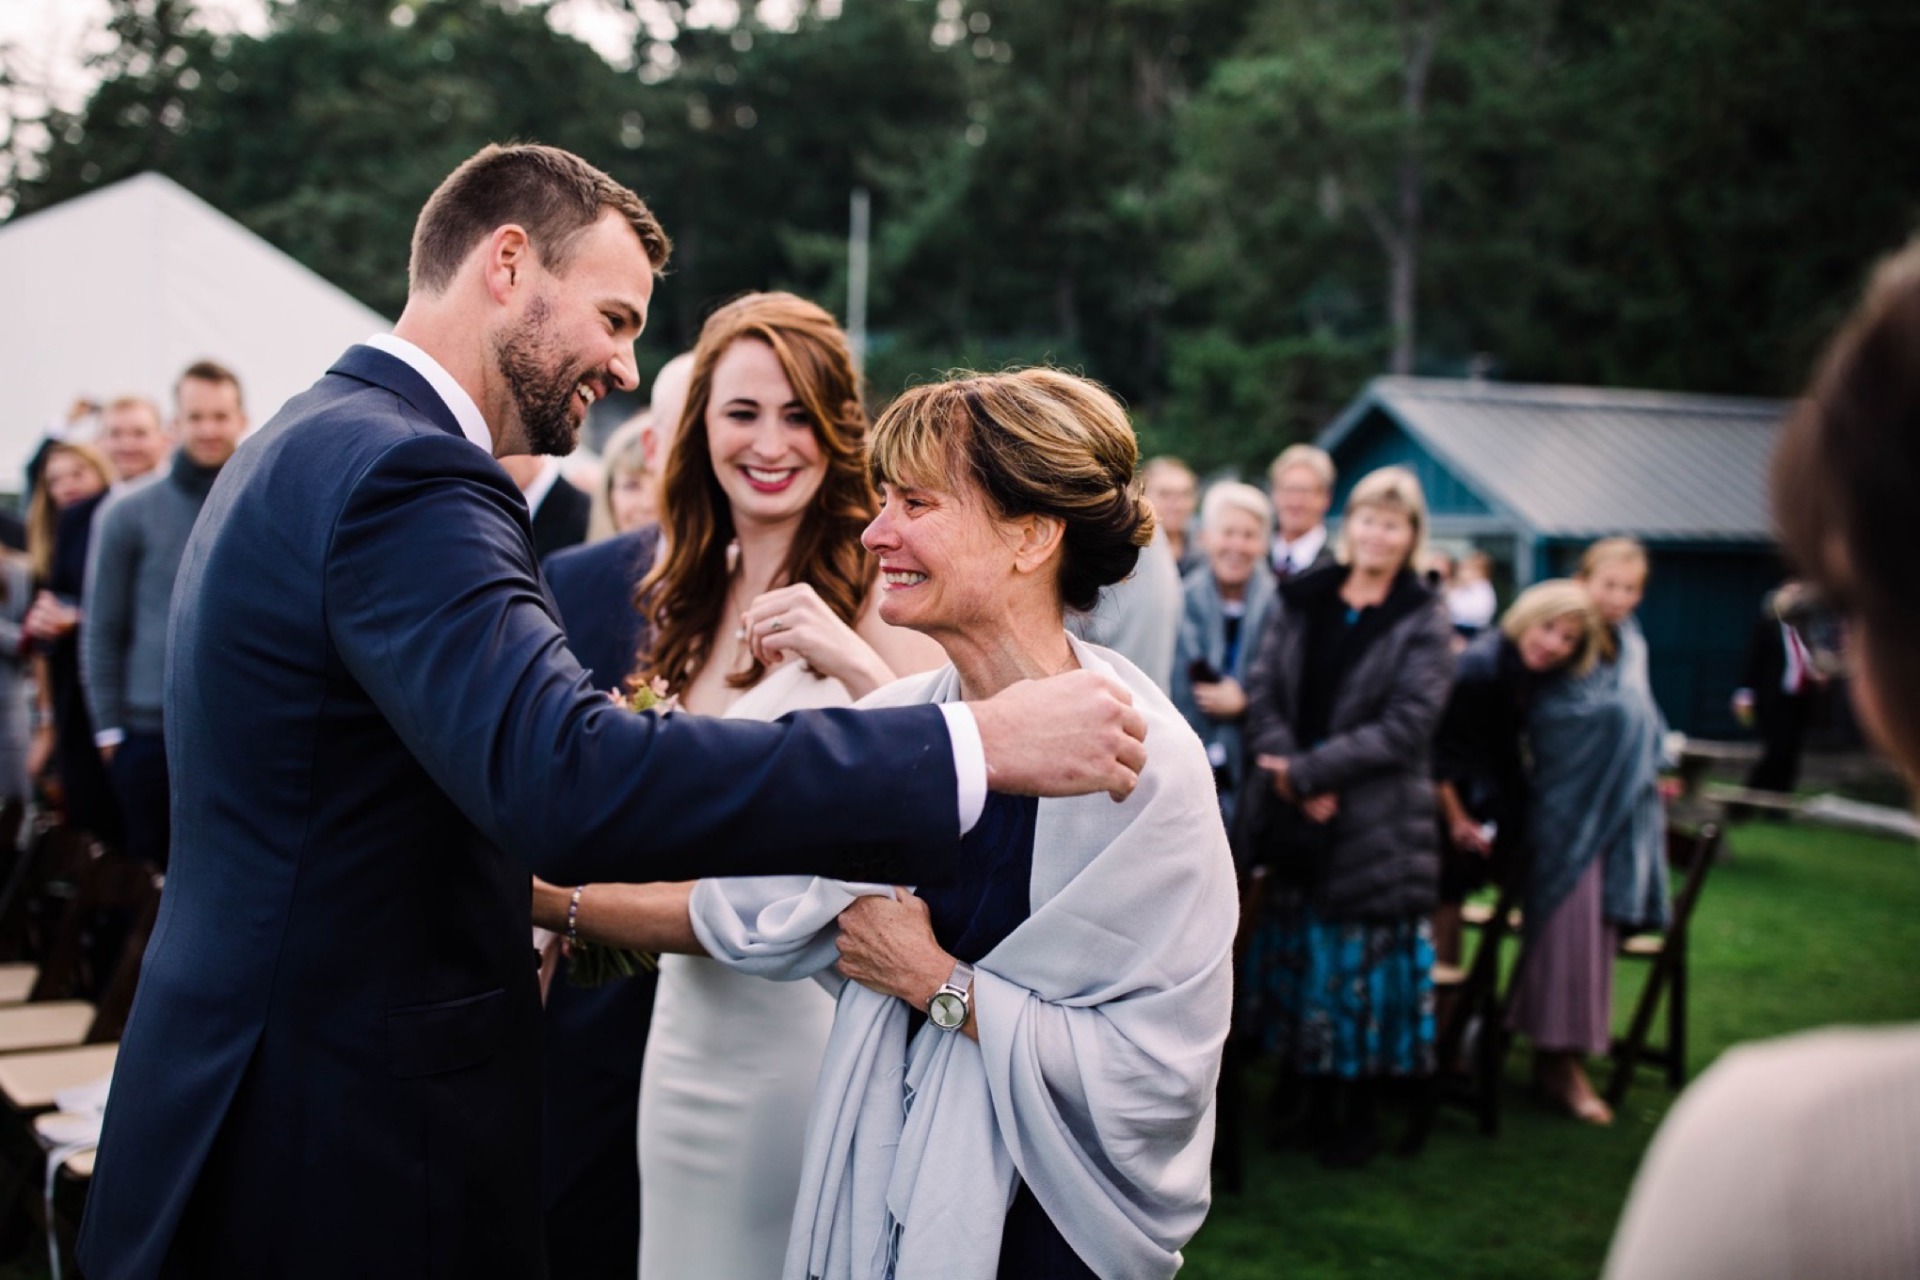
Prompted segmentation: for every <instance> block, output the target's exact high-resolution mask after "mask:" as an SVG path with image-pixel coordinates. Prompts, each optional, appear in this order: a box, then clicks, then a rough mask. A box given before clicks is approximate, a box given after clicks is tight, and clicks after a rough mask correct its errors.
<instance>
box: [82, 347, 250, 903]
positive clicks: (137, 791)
mask: <svg viewBox="0 0 1920 1280" xmlns="http://www.w3.org/2000/svg"><path fill="white" fill-rule="evenodd" d="M174 404H175V408H176V411H177V414H178V420H177V423H176V429H177V431H178V434H179V436H180V451H179V452H178V453H177V454H175V455H174V459H173V468H172V471H171V472H170V473H169V474H168V476H167V478H166V479H165V480H164V481H161V482H158V483H155V484H150V485H146V486H143V487H142V488H139V489H136V490H133V491H131V492H128V493H125V494H123V495H121V496H120V497H117V498H115V499H113V500H112V501H110V502H109V503H108V504H107V506H106V507H105V508H103V509H102V511H101V512H100V516H99V521H98V523H97V525H96V527H95V529H94V536H93V546H92V552H91V555H90V556H89V558H88V561H87V585H86V595H85V599H84V604H83V608H82V612H83V614H84V616H85V617H86V619H87V625H86V627H85V628H84V630H83V631H82V637H83V638H82V642H81V678H82V681H83V683H84V685H85V687H86V693H87V708H88V710H89V711H90V712H91V713H92V716H93V728H94V741H95V742H96V743H97V744H98V745H99V747H100V754H101V757H102V758H103V759H104V760H105V761H106V762H107V770H108V773H109V775H110V776H111V778H112V781H113V788H114V793H115V796H116V798H117V799H118V800H119V802H120V810H121V815H122V817H123V819H124V820H125V824H126V852H127V853H128V854H129V855H131V856H133V857H136V858H143V859H146V860H147V861H150V862H152V863H154V864H155V865H156V866H159V867H162V868H164V867H165V866H166V865H167V836H168V824H169V815H168V809H167V756H166V747H165V743H164V739H163V737H162V729H163V725H162V723H161V699H162V693H163V691H164V683H165V676H166V657H167V615H168V613H169V612H170V610H171V609H172V606H173V581H174V578H175V576H176V575H177V574H178V573H179V571H180V558H181V556H182V555H183V554H184V553H185V551H186V546H187V535H188V534H190V533H192V532H193V522H194V520H195V519H196V518H197V517H198V516H199V514H200V508H201V506H202V505H203V504H204V503H205V502H206V500H207V492H208V490H210V489H211V488H213V481H214V477H215V476H217V475H219V474H220V468H221V467H222V466H224V465H226V461H227V459H228V458H230V457H232V456H233V451H234V449H235V448H236V447H237V446H238V445H239V443H240V437H241V435H243V434H244V433H245V431H246V427H247V417H246V413H245V411H244V409H243V408H242V407H241V400H240V383H239V380H238V379H237V378H235V377H234V375H233V374H232V373H231V372H230V371H229V370H227V369H226V368H224V367H222V366H220V365H217V364H215V363H213V362H212V361H201V362H200V363H198V364H195V365H192V366H190V367H189V368H188V369H187V371H186V372H185V373H183V374H181V376H180V381H179V382H178V383H177V384H175V386H174Z"/></svg>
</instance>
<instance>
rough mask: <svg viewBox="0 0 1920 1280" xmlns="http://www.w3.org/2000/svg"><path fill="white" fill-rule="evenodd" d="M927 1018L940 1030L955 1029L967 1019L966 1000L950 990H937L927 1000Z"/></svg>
mask: <svg viewBox="0 0 1920 1280" xmlns="http://www.w3.org/2000/svg"><path fill="white" fill-rule="evenodd" d="M927 1018H928V1020H929V1021H930V1022H932V1023H933V1025H934V1026H936V1027H938V1028H940V1029H941V1030H942V1031H954V1030H957V1029H958V1028H959V1026H960V1024H961V1023H963V1022H965V1021H966V1020H967V1002H966V1001H965V1000H963V999H961V998H960V997H959V996H957V995H955V994H954V993H953V992H951V991H942V992H939V993H937V994H936V995H935V996H934V997H933V999H931V1000H929V1001H927Z"/></svg>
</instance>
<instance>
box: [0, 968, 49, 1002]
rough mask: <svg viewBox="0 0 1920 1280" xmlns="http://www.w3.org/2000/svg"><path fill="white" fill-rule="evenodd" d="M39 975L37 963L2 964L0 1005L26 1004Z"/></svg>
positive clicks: (0, 972) (0, 970) (0, 971)
mask: <svg viewBox="0 0 1920 1280" xmlns="http://www.w3.org/2000/svg"><path fill="white" fill-rule="evenodd" d="M39 976H40V966H39V965H37V964H0V1005H12V1004H25V1003H26V1000H27V996H28V994H29V993H30V992H31V991H32V990H33V984H34V980H35V979H37V978H38V977H39Z"/></svg>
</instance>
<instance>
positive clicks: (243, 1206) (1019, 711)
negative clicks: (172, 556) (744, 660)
mask: <svg viewBox="0 0 1920 1280" xmlns="http://www.w3.org/2000/svg"><path fill="white" fill-rule="evenodd" d="M667 252H668V243H667V238H666V235H665V233H664V232H663V231H662V230H661V228H660V226H659V223H658V222H657V221H656V220H655V219H654V217H653V215H652V213H651V211H650V210H648V209H647V207H646V206H645V204H644V203H643V202H642V201H641V200H640V199H639V197H638V196H636V195H635V194H634V193H633V192H632V191H630V190H628V189H627V188H625V187H623V186H620V185H619V184H618V183H616V182H614V181H613V180H612V179H611V178H609V177H608V176H607V175H606V174H605V173H603V172H601V171H600V170H598V169H595V168H593V167H592V166H591V165H589V164H587V163H586V162H585V161H584V160H582V159H580V158H579V157H578V156H574V155H572V154H570V153H568V152H565V151H561V150H558V149H556V148H552V147H542V146H534V145H516V146H504V147H502V146H489V147H486V148H484V149H482V150H481V151H479V152H478V153H476V154H475V155H474V156H472V157H471V158H469V159H468V160H467V161H466V162H465V163H463V164H462V165H461V166H460V167H459V168H458V169H456V170H455V171H454V173H453V174H451V175H450V176H449V177H448V178H447V180H446V181H444V182H443V183H442V184H441V185H440V186H439V187H438V188H437V189H436V190H435V192H434V194H433V195H432V196H430V197H429V198H428V201H427V204H426V206H425V208H424V209H423V210H422V212H421V217H420V219H419V223H418V225H417V227H416V234H415V237H414V251H413V256H412V258H411V259H410V263H409V280H408V293H407V304H406V308H405V310H404V311H403V312H402V313H401V316H400V320H399V322H398V324H397V325H396V328H395V331H394V332H393V333H392V334H379V335H374V336H372V337H371V338H370V339H369V340H368V341H367V342H365V343H362V344H359V345H356V346H354V347H352V348H350V349H349V350H348V351H347V352H346V353H345V354H344V355H343V356H342V357H341V358H340V359H339V360H338V361H337V362H336V363H335V364H334V365H333V366H332V368H331V369H330V370H329V371H328V372H327V373H326V374H325V375H324V376H323V377H322V378H321V379H320V380H319V381H318V382H317V383H316V384H315V385H314V386H313V387H312V388H311V389H309V390H308V391H305V392H303V393H301V394H300V395H298V396H295V397H294V398H293V399H292V400H290V401H289V402H288V404H287V405H286V406H285V407H284V408H283V409H282V410H281V411H280V413H278V414H276V415H275V418H274V420H273V421H271V422H269V423H268V424H267V426H266V427H265V428H263V429H262V430H261V431H260V432H259V433H258V434H256V435H254V436H253V437H251V438H250V439H249V440H248V441H247V442H246V443H245V444H243V445H242V446H241V448H240V450H239V451H238V452H237V453H236V454H235V456H234V459H233V461H232V462H230V463H228V464H227V469H226V471H225V472H224V473H223V474H222V475H221V477H220V481H219V483H218V485H216V487H215V492H214V494H213V496H212V498H211V499H210V500H209V502H208V504H207V506H206V508H205V509H204V510H203V511H202V512H201V516H200V520H199V522H198V524H197V525H196V527H195V530H194V534H193V536H192V538H191V539H190V540H189V542H188V546H187V555H186V558H185V560H184V562H183V563H182V566H181V578H180V596H179V600H178V607H177V608H176V609H175V611H174V615H173V618H172V621H171V623H170V628H171V630H170V636H169V644H168V672H167V698H168V701H167V710H168V716H169V720H168V725H167V733H168V750H169V752H170V755H171V758H172V760H173V761H174V762H175V763H176V764H179V763H180V762H183V761H190V762H191V764H192V767H191V768H190V769H189V768H176V769H174V771H173V775H172V776H173V793H172V802H173V812H174V848H173V853H172V862H171V866H170V869H169V871H168V877H167V900H166V906H165V907H164V909H163V918H162V921H161V923H160V924H159V926H158V927H156V928H155V930H154V933H153V940H152V942H151V943H150V944H149V946H148V948H147V951H146V954H145V957H144V959H143V962H142V967H141V974H140V991H139V995H138V998H137V999H136V1000H135V1001H134V1005H133V1010H132V1013H131V1015H130V1017H129V1019H128V1022H127V1028H126V1033H125V1035H124V1036H123V1037H122V1038H121V1041H120V1046H119V1050H118V1057H117V1059H116V1061H115V1064H114V1088H113V1093H112V1097H111V1098H110V1099H109V1101H108V1103H107V1108H106V1116H105V1120H104V1127H103V1130H102V1137H101V1144H100V1149H99V1154H98V1159H97V1162H96V1165H95V1170H94V1176H93V1180H92V1183H91V1185H90V1186H89V1188H88V1191H87V1205H86V1215H85V1217H84V1219H83V1220H82V1223H81V1229H80V1240H79V1246H78V1252H79V1256H80V1260H81V1263H82V1265H83V1266H84V1268H85V1270H86V1272H87V1274H88V1275H89V1276H92V1277H94V1278H95V1280H136V1278H138V1280H146V1278H149V1277H156V1276H159V1275H162V1274H166V1275H192V1276H235V1275H248V1276H253V1275H273V1276H285V1277H300V1276H329V1277H331V1276H365V1275H379V1276H387V1275H405V1276H432V1277H462V1278H463V1280H474V1278H478V1277H491V1276H500V1277H524V1276H529V1275H537V1274H539V1273H540V1272H541V1270H542V1269H543V1267H544V1259H543V1258H542V1256H541V1253H542V1250H541V1241H540V1235H541V1232H540V1218H539V1211H540V1196H539V1187H538V1181H539V1173H540V1170H539V1160H540V1142H539V1110H538V1108H539V1097H540V1094H539V1066H540V1063H539V1009H540V1003H539V979H538V975H537V972H536V971H535V969H534V968H533V966H532V965H530V964H529V963H528V939H529V929H530V922H529V910H528V908H529V894H528V886H527V874H528V872H529V871H535V872H544V873H545V874H547V875H549V876H551V877H555V878H563V879H567V880H569V881H578V880H587V879H617V878H620V877H631V878H633V879H635V880H658V879H662V878H668V879H671V878H678V877H683V876H686V875H688V874H690V873H694V872H696V871H697V872H698V873H700V874H715V875H721V874H771V873H778V872H807V871H811V872H818V873H828V874H838V875H844V876H850V877H853V878H858V879H871V878H887V879H893V880H910V881H915V882H931V883H939V882H942V881H945V880H947V879H949V878H951V877H952V876H953V875H955V874H956V873H957V869H958V863H959V857H960V852H959V839H960V836H961V834H962V833H964V832H965V831H967V830H969V829H970V828H971V827H972V826H973V825H974V824H975V822H976V821H977V819H978V816H979V814H980V812H981V811H982V810H983V808H984V804H985V794H986V787H987V784H988V783H991V784H992V786H993V787H995V788H1000V789H1013V790H1016V791H1020V792H1042V793H1049V794H1051V793H1056V792H1059V793H1068V794H1079V793H1082V792H1086V791H1095V790H1097V791H1105V792H1107V793H1109V794H1111V795H1118V796H1126V795H1129V794H1131V793H1132V791H1133V790H1134V789H1135V787H1136V785H1137V781H1138V771H1139V770H1140V769H1141V768H1143V767H1144V766H1145V764H1146V760H1147V754H1148V753H1147V750H1146V748H1145V745H1144V735H1145V731H1146V730H1145V723H1144V718H1143V717H1141V716H1140V715H1139V714H1138V713H1137V712H1134V711H1133V710H1132V707H1131V705H1130V704H1131V695H1129V694H1128V693H1127V692H1126V691H1125V690H1124V689H1123V688H1121V687H1119V686H1118V685H1116V684H1115V683H1113V682H1112V681H1111V680H1110V679H1109V678H1107V677H1105V676H1101V675H1099V674H1096V673H1091V672H1070V673H1065V674H1062V675H1060V676H1058V677H1054V678H1051V679H1045V680H1032V681H1026V682H1023V683H1021V684H1018V685H1015V686H1013V687H1011V688H1009V689H1008V690H1006V691H1005V692H1003V693H1001V694H999V695H998V696H997V697H995V698H993V699H990V700H988V701H985V702H980V703H971V704H964V705H956V706H951V707H904V708H896V709H885V710H873V711H866V712H859V713H855V712H848V711H838V710H823V711H809V712H800V713H795V714H794V715H791V716H788V717H785V718H784V719H783V720H782V721H781V722H779V723H776V724H759V723H752V722H746V721H741V720H732V721H721V720H716V719H713V718H709V717H703V716H672V717H661V716H642V715H635V714H633V713H632V712H631V711H628V710H624V709H622V708H618V707H615V706H613V705H612V704H611V703H610V702H609V701H608V699H607V698H606V696H605V694H604V693H603V692H600V691H597V690H595V689H594V688H593V687H592V686H591V684H590V683H589V682H588V681H587V680H586V678H585V673H584V672H583V670H582V669H581V667H580V665H579V663H578V661H577V660H575V658H574V657H573V655H572V654H571V653H569V652H568V650H567V648H566V644H565V640H564V637H563V636H562V635H561V633H560V630H559V628H558V626H557V624H556V622H555V620H554V616H553V608H552V603H551V600H550V598H549V597H548V595H547V593H546V591H545V590H544V589H543V588H542V584H541V579H540V571H539V568H538V565H537V562H536V560H535V558H534V553H533V547H532V540H531V535H530V532H529V528H528V517H527V509H526V504H525V502H524V500H523V499H522V497H521V495H520V492H519V490H518V489H517V488H516V487H515V486H514V484H513V482H512V481H511V480H510V479H509V478H508V476H507V474H506V472H505V471H504V470H502V469H501V467H500V466H499V465H498V463H497V462H496V461H495V458H496V457H509V456H513V455H518V454H526V453H539V454H564V453H567V452H569V451H571V450H572V449H573V448H574V447H575V446H576V444H577V443H578V439H579V432H580V425H581V422H582V421H583V419H584V418H585V417H586V414H587V412H588V411H589V410H590V408H591V407H592V405H593V404H594V403H596V402H598V401H600V400H602V399H604V398H605V397H606V396H607V395H610V394H611V393H612V392H613V391H615V390H616V389H617V390H621V391H627V390H631V389H632V388H633V387H634V385H635V382H636V374H635V362H634V343H635V341H636V340H637V338H638V336H639V334H640V332H641V330H642V328H643V327H644V325H645V322H646V316H647V310H648V308H649V306H650V305H651V301H652V298H653V287H654V278H655V273H656V271H657V270H658V269H659V268H660V267H661V266H662V265H664V263H665V261H666V257H667ZM823 795H830V796H832V797H833V798H834V800H835V803H833V804H832V805H826V806H823V805H821V804H820V803H819V800H820V797H821V796H823Z"/></svg>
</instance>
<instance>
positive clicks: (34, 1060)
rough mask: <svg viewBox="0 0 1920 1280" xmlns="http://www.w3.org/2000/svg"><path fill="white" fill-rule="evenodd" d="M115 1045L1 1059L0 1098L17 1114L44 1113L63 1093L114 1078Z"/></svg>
mask: <svg viewBox="0 0 1920 1280" xmlns="http://www.w3.org/2000/svg"><path fill="white" fill-rule="evenodd" d="M119 1054H120V1046H119V1045H117V1044H86V1045H81V1046H79V1047H78V1048H73V1049H49V1050H45V1051H43V1052H40V1053H16V1054H11V1055H9V1056H7V1057H4V1058H0V1097H4V1098H5V1099H6V1101H7V1105H8V1106H10V1107H12V1108H13V1109H14V1110H16V1111H45V1110H46V1109H47V1108H48V1107H51V1106H52V1105H53V1099H54V1096H55V1095H56V1094H58V1093H60V1092H62V1091H63V1090H66V1089H72V1088H74V1087H76V1086H78V1085H83V1084H88V1083H90V1082H92V1081H95V1080H98V1079H99V1078H100V1077H102V1076H106V1075H111V1074H113V1063H114V1059H115V1058H117V1057H118V1056H119Z"/></svg>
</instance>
